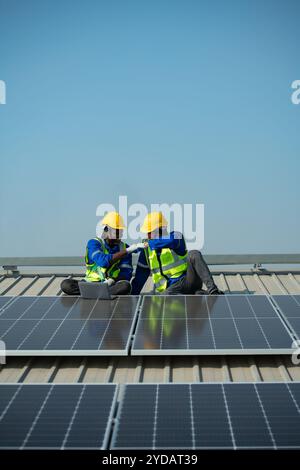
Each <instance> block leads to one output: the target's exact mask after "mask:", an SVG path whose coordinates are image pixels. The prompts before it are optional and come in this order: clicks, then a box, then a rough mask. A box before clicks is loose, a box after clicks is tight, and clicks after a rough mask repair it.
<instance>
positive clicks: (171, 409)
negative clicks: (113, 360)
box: [111, 383, 300, 450]
mask: <svg viewBox="0 0 300 470" xmlns="http://www.w3.org/2000/svg"><path fill="white" fill-rule="evenodd" d="M299 400H300V383H297V384H294V383H289V384H279V383H259V384H252V383H244V384H239V383H225V384H207V383H198V384H196V383H193V384H156V385H143V384H142V385H126V387H125V393H124V395H123V398H122V400H121V404H120V407H119V410H118V414H117V425H116V426H115V428H114V432H113V436H112V444H111V448H112V449H120V450H121V449H139V448H141V449H168V448H169V449H180V448H185V449H214V448H215V449H232V448H236V449H258V448H263V449H275V448H279V449H280V448H295V449H298V448H300V409H299V406H298V408H297V403H298V402H299Z"/></svg>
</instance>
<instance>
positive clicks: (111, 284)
mask: <svg viewBox="0 0 300 470" xmlns="http://www.w3.org/2000/svg"><path fill="white" fill-rule="evenodd" d="M115 282H116V281H115V280H114V279H112V278H111V277H109V278H108V279H105V281H104V283H105V284H107V285H108V287H110V286H113V285H114V284H115Z"/></svg>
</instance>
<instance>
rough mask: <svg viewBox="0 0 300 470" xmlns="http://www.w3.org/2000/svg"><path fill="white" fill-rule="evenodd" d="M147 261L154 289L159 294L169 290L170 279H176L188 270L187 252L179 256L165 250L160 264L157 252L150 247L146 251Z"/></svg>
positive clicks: (167, 249)
mask: <svg viewBox="0 0 300 470" xmlns="http://www.w3.org/2000/svg"><path fill="white" fill-rule="evenodd" d="M145 255H146V260H147V263H148V265H149V268H150V271H151V276H152V280H153V284H154V288H155V290H156V291H158V292H163V291H164V290H166V288H167V282H168V279H176V278H177V277H180V276H181V275H182V274H184V273H186V270H187V255H188V253H187V251H186V252H185V254H184V255H182V256H179V255H178V254H177V253H175V251H174V250H171V249H170V248H163V249H162V250H161V254H160V263H161V266H160V264H159V261H158V256H157V253H156V251H155V250H151V248H150V247H148V248H146V249H145Z"/></svg>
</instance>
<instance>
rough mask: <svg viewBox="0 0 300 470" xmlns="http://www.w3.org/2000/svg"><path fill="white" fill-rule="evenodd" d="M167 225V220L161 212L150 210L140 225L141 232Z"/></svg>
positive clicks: (151, 230)
mask: <svg viewBox="0 0 300 470" xmlns="http://www.w3.org/2000/svg"><path fill="white" fill-rule="evenodd" d="M167 225H168V222H167V221H166V219H165V218H164V216H163V214H162V212H150V214H147V216H146V217H145V220H144V222H143V225H142V226H141V232H144V233H149V232H153V230H156V229H157V228H160V227H166V226H167Z"/></svg>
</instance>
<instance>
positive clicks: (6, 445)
mask: <svg viewBox="0 0 300 470" xmlns="http://www.w3.org/2000/svg"><path fill="white" fill-rule="evenodd" d="M116 392H117V387H116V385H113V384H105V385H94V384H93V385H83V384H74V385H58V384H57V385H54V384H43V385H28V384H22V385H21V384H15V385H1V386H0V449H39V448H40V449H46V448H47V449H74V448H82V449H105V448H106V446H107V442H108V438H109V432H110V427H111V421H112V417H113V412H114V409H115V401H116Z"/></svg>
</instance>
